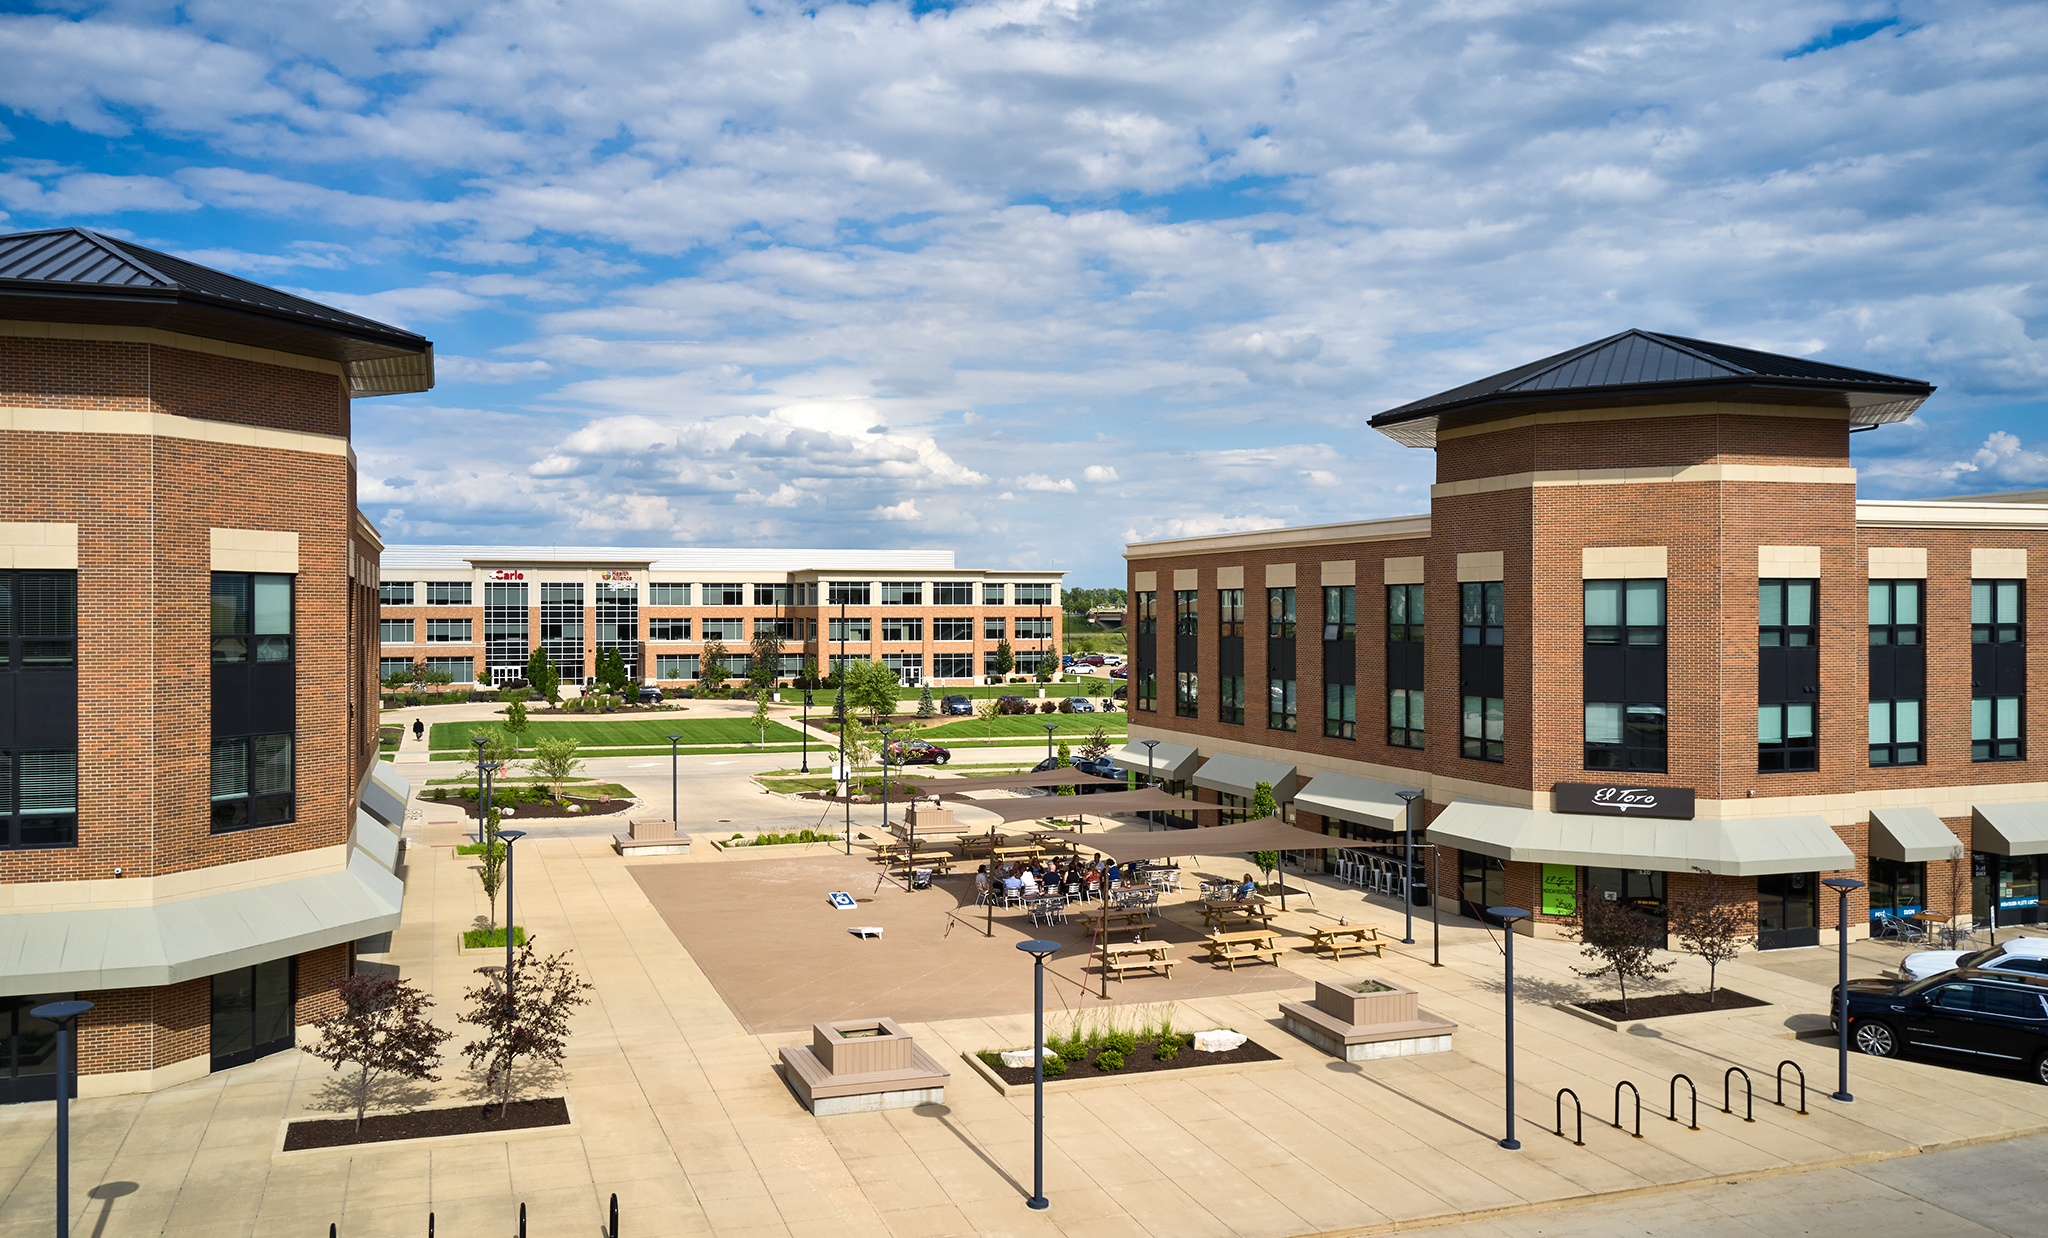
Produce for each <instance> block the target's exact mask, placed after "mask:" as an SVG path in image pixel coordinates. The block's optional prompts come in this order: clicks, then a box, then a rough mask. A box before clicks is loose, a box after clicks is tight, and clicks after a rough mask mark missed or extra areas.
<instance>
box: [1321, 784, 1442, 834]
mask: <svg viewBox="0 0 2048 1238" xmlns="http://www.w3.org/2000/svg"><path fill="white" fill-rule="evenodd" d="M1396 791H1413V792H1415V793H1416V794H1418V795H1419V794H1421V792H1422V788H1421V787H1405V786H1402V785H1400V784H1399V783H1392V782H1381V781H1379V780H1378V779H1377V778H1354V777H1352V776H1351V775H1350V774H1317V775H1316V776H1315V777H1314V778H1311V779H1309V783H1308V785H1307V786H1305V787H1303V788H1302V789H1301V790H1299V791H1296V792H1295V793H1294V807H1295V808H1296V809H1297V810H1299V809H1303V808H1305V809H1307V810H1308V811H1310V812H1315V813H1321V814H1322V815H1323V816H1325V817H1336V818H1338V819H1340V820H1344V821H1350V822H1352V823H1354V824H1356V825H1370V826H1376V827H1377V828H1379V829H1382V830H1394V831H1396V832H1398V831H1400V830H1404V829H1407V828H1408V826H1407V820H1408V810H1407V808H1406V807H1405V806H1404V805H1403V804H1402V803H1401V798H1400V797H1399V796H1397V795H1395V794H1394V792H1396Z"/></svg>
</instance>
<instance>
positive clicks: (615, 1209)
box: [604, 1191, 619, 1238]
mask: <svg viewBox="0 0 2048 1238" xmlns="http://www.w3.org/2000/svg"><path fill="white" fill-rule="evenodd" d="M604 1238H619V1193H618V1192H617V1191H613V1192H612V1227H611V1231H610V1232H609V1233H607V1234H606V1235H605V1236H604Z"/></svg>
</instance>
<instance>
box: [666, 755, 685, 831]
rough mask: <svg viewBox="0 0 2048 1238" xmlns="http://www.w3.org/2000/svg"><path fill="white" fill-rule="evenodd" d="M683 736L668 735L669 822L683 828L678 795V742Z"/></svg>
mask: <svg viewBox="0 0 2048 1238" xmlns="http://www.w3.org/2000/svg"><path fill="white" fill-rule="evenodd" d="M682 738H683V737H682V736H680V735H671V736H669V737H668V823H669V824H670V825H673V826H675V827H676V828H677V829H681V828H682V822H683V815H682V808H681V804H680V801H679V800H678V798H677V796H676V744H677V743H678V742H680V741H681V740H682Z"/></svg>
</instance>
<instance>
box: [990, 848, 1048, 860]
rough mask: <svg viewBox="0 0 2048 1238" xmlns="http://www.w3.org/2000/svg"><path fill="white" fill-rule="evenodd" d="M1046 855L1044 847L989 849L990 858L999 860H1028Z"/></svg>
mask: <svg viewBox="0 0 2048 1238" xmlns="http://www.w3.org/2000/svg"><path fill="white" fill-rule="evenodd" d="M1044 853H1045V848H1043V847H992V848H990V849H989V855H990V857H991V858H993V859H998V860H1028V859H1031V858H1033V857H1035V856H1039V855H1043V854H1044Z"/></svg>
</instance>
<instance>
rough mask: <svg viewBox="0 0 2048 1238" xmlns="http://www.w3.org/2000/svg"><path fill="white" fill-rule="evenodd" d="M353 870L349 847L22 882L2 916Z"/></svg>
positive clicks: (8, 892)
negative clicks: (152, 872)
mask: <svg viewBox="0 0 2048 1238" xmlns="http://www.w3.org/2000/svg"><path fill="white" fill-rule="evenodd" d="M347 866H348V847H347V846H346V845H342V846H334V847H314V848H312V849H310V850H307V851H293V852H289V853H287V854H285V855H273V856H265V857H264V858H262V859H260V860H241V861H237V862H236V863H233V864H214V865H211V866H208V867H206V868H194V869H187V870H185V871H183V872H176V873H166V874H164V875H163V876H161V877H116V878H111V879H106V880H96V881H22V882H7V883H4V884H0V915H32V914H35V913H37V912H48V911H97V910H101V909H104V908H109V907H154V906H159V905H161V904H164V903H182V902H184V901H185V900H187V899H193V898H203V897H205V896H207V895H209V894H225V893H227V892H229V891H231V890H246V889H250V888H252V887H255V886H265V885H271V884H273V883H275V882H279V881H291V880H294V879H296V878H300V877H307V876H314V875H317V874H320V873H331V872H340V871H341V870H342V869H344V868H346V867H347Z"/></svg>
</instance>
